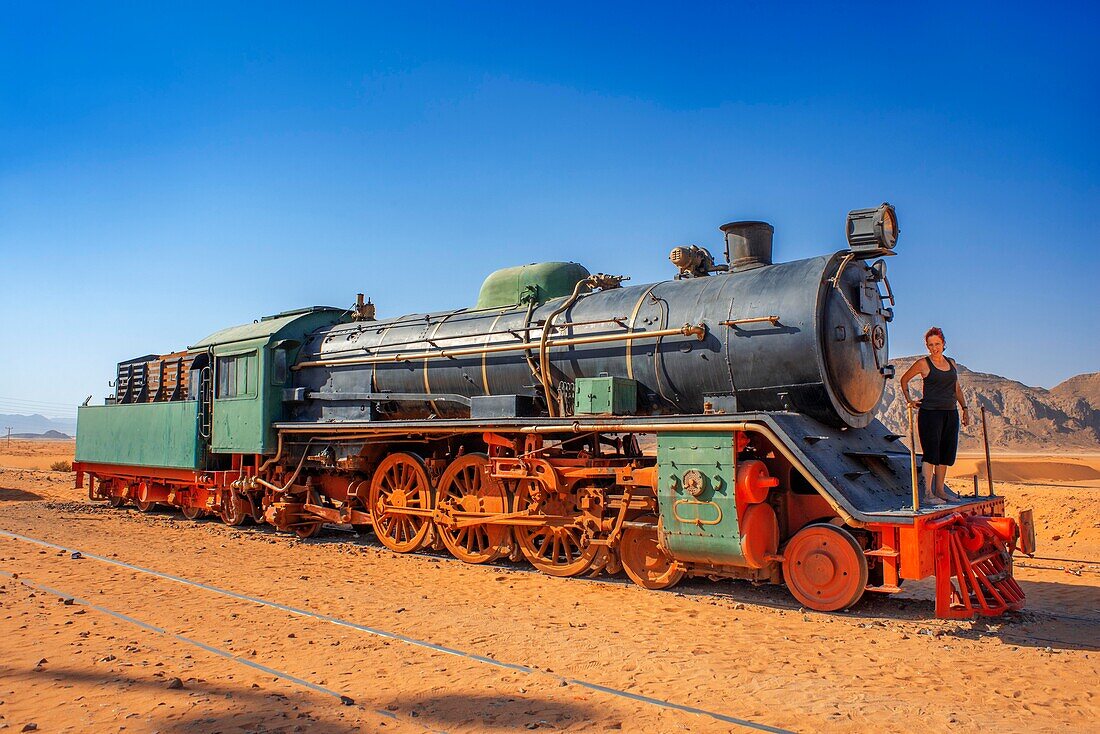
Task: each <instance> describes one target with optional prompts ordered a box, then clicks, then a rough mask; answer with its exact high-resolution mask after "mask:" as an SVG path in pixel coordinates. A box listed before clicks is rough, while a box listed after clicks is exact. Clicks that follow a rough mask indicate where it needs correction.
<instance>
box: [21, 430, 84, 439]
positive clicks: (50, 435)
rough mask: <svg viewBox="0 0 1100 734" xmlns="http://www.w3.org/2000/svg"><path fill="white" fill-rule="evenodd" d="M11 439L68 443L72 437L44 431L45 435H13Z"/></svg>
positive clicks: (57, 432) (58, 432)
mask: <svg viewBox="0 0 1100 734" xmlns="http://www.w3.org/2000/svg"><path fill="white" fill-rule="evenodd" d="M11 437H12V438H34V439H39V440H43V439H44V440H47V441H70V440H72V438H73V437H72V436H69V435H68V434H65V433H61V432H60V431H46V432H45V433H13V434H11Z"/></svg>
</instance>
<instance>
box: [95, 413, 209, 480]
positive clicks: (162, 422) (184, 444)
mask: <svg viewBox="0 0 1100 734" xmlns="http://www.w3.org/2000/svg"><path fill="white" fill-rule="evenodd" d="M204 459H205V457H204V453H203V442H202V441H201V440H200V439H199V402H198V401H197V400H185V401H179V402H171V403H133V404H129V405H87V406H83V407H80V408H78V409H77V412H76V460H77V461H85V462H92V463H99V464H125V465H127V466H157V467H169V468H174V469H201V468H203V465H204Z"/></svg>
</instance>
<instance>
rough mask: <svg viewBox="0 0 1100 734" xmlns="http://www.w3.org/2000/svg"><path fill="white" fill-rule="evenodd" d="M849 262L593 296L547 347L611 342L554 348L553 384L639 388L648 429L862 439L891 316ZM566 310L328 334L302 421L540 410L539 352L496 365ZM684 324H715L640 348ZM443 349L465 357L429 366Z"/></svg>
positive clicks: (521, 310) (864, 274)
mask: <svg viewBox="0 0 1100 734" xmlns="http://www.w3.org/2000/svg"><path fill="white" fill-rule="evenodd" d="M845 254H846V253H843V252H842V253H837V254H835V255H831V256H823V257H816V258H811V259H807V260H798V261H794V262H789V263H781V264H777V265H765V266H761V267H756V268H753V269H749V270H743V271H739V272H730V273H723V274H719V275H714V276H710V277H702V278H687V279H684V280H671V281H663V282H660V283H655V284H651V285H640V286H632V287H629V288H615V289H610V290H605V291H598V292H595V293H590V294H586V295H584V296H582V297H581V298H580V299H579V300H578V301H577V302H576V303H575V304H574V305H573V306H572V307H570V308H569V309H568V310H567V311H565V312H564V313H562V314H560V315H559V316H558V317H557V318H556V319H555V321H554V324H555V325H558V324H562V325H565V326H564V328H560V329H554V330H553V331H552V332H551V340H552V341H563V340H577V339H580V340H582V341H583V340H584V339H585V338H586V337H601V338H602V337H608V338H611V339H612V340H611V341H601V342H598V343H581V344H571V345H565V346H554V347H551V348H550V350H549V357H550V364H551V373H552V374H551V383H552V385H553V386H554V387H557V385H558V384H559V383H560V382H561V381H572V380H575V379H576V378H578V377H594V376H598V375H601V374H608V375H613V376H617V377H627V378H631V379H633V380H636V381H637V383H638V412H639V413H642V414H661V413H701V412H703V406H704V402H706V401H707V400H711V401H714V402H715V403H716V404H721V405H723V406H731V405H735V406H736V410H738V411H752V410H768V411H772V410H790V411H796V412H801V413H807V414H810V415H812V416H814V417H816V418H818V419H819V420H822V421H825V422H827V423H832V424H835V425H849V426H853V427H861V426H864V425H867V423H869V422H870V420H871V415H872V413H873V412H874V409H875V408H876V406H877V405H878V401H879V399H880V398H881V396H882V392H883V388H884V385H885V379H886V377H885V372H886V370H885V368H886V366H887V359H888V357H887V343H886V318H887V310H886V309H884V308H883V307H882V301H881V297H880V296H879V290H878V285H877V283H876V282H875V281H874V280H873V278H872V271H871V270H870V268H868V267H867V266H866V264H865V263H863V262H862V261H852V260H851V259H850V258H845ZM838 267H843V268H844V270H843V273H842V274H841V276H840V278H839V279H838V282H837V285H836V286H834V284H833V278H834V276H836V272H837V269H838ZM562 303H563V299H561V298H558V299H555V300H551V301H548V302H547V303H544V304H542V305H541V306H539V307H538V308H534V309H533V310H532V311H531V313H530V314H529V313H528V308H527V307H526V306H514V307H505V308H495V309H483V310H469V309H461V310H456V311H447V312H439V313H431V314H413V315H409V316H403V317H400V318H397V319H389V320H383V321H373V322H356V323H348V324H340V325H337V326H333V327H330V328H326V329H323V330H321V331H318V332H316V333H315V334H314V335H313V336H312V337H311V338H310V339H309V341H308V342H307V343H306V344H305V345H303V349H302V350H301V353H300V356H299V359H298V363H299V369H298V371H297V373H296V383H295V384H296V385H298V386H300V387H303V388H305V393H306V394H308V395H311V396H316V397H315V398H314V399H309V400H307V401H306V402H305V403H304V404H302V405H301V406H300V407H299V408H298V409H297V411H296V418H297V419H299V420H319V421H320V420H354V419H361V418H362V417H363V416H364V414H365V413H366V412H367V408H366V407H365V404H366V401H367V398H368V397H371V398H377V397H378V396H380V395H391V394H395V395H398V396H399V397H400V399H399V400H396V401H393V403H392V405H393V406H395V408H396V410H395V412H393V413H392V416H394V417H413V416H417V415H427V414H428V413H434V414H435V415H439V416H441V417H443V416H454V417H459V416H465V415H468V411H469V408H468V407H467V405H466V404H465V403H464V402H463V399H465V398H469V397H472V396H478V395H507V394H515V395H526V396H539V395H541V389H540V387H539V381H538V379H537V378H536V376H535V374H534V373H533V370H532V365H533V366H534V367H536V368H537V367H538V358H539V355H538V349H537V347H533V348H532V349H531V350H530V351H528V352H525V351H514V350H513V351H494V350H495V349H496V348H499V347H500V346H502V345H509V344H513V345H514V344H519V343H521V342H528V343H535V344H537V342H538V340H539V337H540V335H541V324H543V323H544V322H545V320H546V319H547V318H548V317H550V315H551V314H552V313H553V312H554V311H555V310H557V309H558V308H559V307H560V306H561V305H562ZM769 318H770V319H771V320H769ZM685 324H689V325H692V326H694V325H698V324H703V325H705V327H706V332H705V336H704V337H703V338H702V339H701V340H700V339H698V338H697V337H696V336H694V335H683V334H679V333H677V334H673V335H671V336H662V337H659V338H648V337H645V336H644V334H645V333H646V332H655V331H662V330H668V329H676V328H678V327H682V326H684V325H685ZM626 334H630V335H632V336H634V337H636V338H633V339H623V338H622V337H623V336H624V335H626ZM616 335H617V336H616ZM440 350H443V351H447V352H452V351H455V350H460V353H459V354H458V355H454V356H451V357H444V358H434V357H428V356H426V355H431V354H432V353H435V352H438V351H440ZM486 350H488V351H487V352H486ZM478 352H486V353H478ZM395 355H401V358H400V360H399V361H395V359H394V357H395ZM341 362H343V363H341ZM299 392H301V391H299ZM418 396H428V397H427V398H424V399H417V398H418ZM708 396H709V397H708ZM345 398H346V399H345ZM723 398H725V399H724V400H723ZM376 417H377V416H376Z"/></svg>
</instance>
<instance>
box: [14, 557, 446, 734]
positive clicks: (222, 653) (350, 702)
mask: <svg viewBox="0 0 1100 734" xmlns="http://www.w3.org/2000/svg"><path fill="white" fill-rule="evenodd" d="M0 576H5V577H7V578H9V579H13V580H15V581H18V582H19V583H21V584H23V585H24V586H26V587H28V588H31V589H35V590H36V591H42V592H45V593H47V594H53V595H54V596H56V597H58V598H60V599H71V600H72V602H73V604H75V605H77V606H82V607H87V608H88V609H91V610H92V611H95V612H99V613H100V614H105V615H107V616H109V617H113V618H114V619H117V620H119V621H122V622H126V623H127V624H132V625H134V626H135V627H140V628H141V629H143V630H145V631H146V632H152V633H153V634H157V635H160V636H162V637H167V638H168V639H170V640H175V641H176V642H182V643H184V644H186V645H191V646H193V647H197V648H199V649H200V650H204V651H206V652H208V653H211V654H213V655H216V656H218V657H221V658H225V659H226V660H231V661H232V662H234V663H240V664H241V665H244V666H247V667H249V668H252V669H254V670H258V671H260V672H261V673H265V674H267V675H270V676H274V677H276V678H281V679H282V680H285V681H288V682H290V683H293V684H294V685H296V686H300V687H302V688H306V689H308V690H310V691H313V692H314V693H321V694H323V695H326V696H332V697H333V698H336V699H337V700H339V701H340V703H341V704H343V705H345V706H355V707H357V708H362V709H365V708H366V707H364V706H361V705H359V704H357V703H356V702H355V699H353V698H352V697H351V696H348V695H345V694H343V693H339V692H338V691H334V690H332V689H331V688H326V687H324V686H322V685H319V684H317V683H313V682H311V681H308V680H305V679H304V678H299V677H298V676H295V675H291V674H290V673H286V672H284V671H281V670H277V669H276V668H272V667H270V666H267V665H264V664H262V663H257V662H256V661H254V660H249V659H248V658H244V657H241V656H240V655H234V654H233V653H232V652H230V651H229V650H223V649H221V648H220V647H214V646H213V645H208V644H206V643H205V642H200V641H199V640H195V639H192V638H190V637H187V636H185V635H181V634H177V633H175V632H169V631H168V630H166V629H164V628H163V627H158V626H156V625H155V624H150V623H149V622H145V621H143V620H140V619H138V618H136V617H131V616H130V615H128V614H123V613H122V612H119V611H115V610H114V609H109V608H107V607H105V606H102V605H100V604H93V603H92V602H90V601H88V600H87V599H83V598H81V597H79V596H76V595H75V594H70V593H68V592H65V591H61V590H60V589H54V588H52V587H50V586H46V585H45V584H39V583H35V582H34V581H30V580H28V579H24V578H21V577H20V576H18V575H16V574H14V573H11V572H10V571H5V570H3V569H0ZM369 710H370V711H371V713H374V714H377V715H379V716H382V717H384V718H386V719H389V720H391V721H401V722H402V723H407V724H415V725H416V726H417V727H418V728H421V729H424V730H425V731H430V732H438V731H439V730H437V729H430V728H428V727H426V726H424V725H423V724H421V723H419V722H414V721H409V720H408V719H405V718H403V717H398V716H397V714H395V713H393V712H392V711H386V710H385V709H369Z"/></svg>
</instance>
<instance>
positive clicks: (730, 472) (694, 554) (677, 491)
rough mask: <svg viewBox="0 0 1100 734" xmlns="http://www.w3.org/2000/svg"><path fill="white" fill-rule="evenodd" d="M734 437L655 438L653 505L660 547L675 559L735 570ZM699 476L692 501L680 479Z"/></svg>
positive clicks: (740, 561)
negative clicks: (659, 529)
mask: <svg viewBox="0 0 1100 734" xmlns="http://www.w3.org/2000/svg"><path fill="white" fill-rule="evenodd" d="M733 441H734V436H733V433H731V432H729V431H720V432H719V431H715V432H707V433H687V432H682V433H677V432H668V433H660V434H658V435H657V503H658V505H659V506H660V509H661V520H662V523H661V525H662V527H663V529H664V534H665V543H666V544H667V546H668V549H669V550H670V551H671V552H672V555H673V556H674V557H675V558H677V559H678V560H682V561H695V562H698V563H713V564H733V565H740V564H743V563H744V561H745V557H744V555H742V553H741V531H740V527H739V524H738V522H737V497H736V496H735V494H734V492H735V489H736V482H735V475H734V472H735V470H736V469H735V465H734V449H733ZM690 471H695V472H698V473H699V474H701V475H702V491H701V492H699V493H698V495H697V496H693V495H692V494H691V493H690V492H688V491H687V489H686V488H685V487H684V475H685V474H687V473H688V472H690Z"/></svg>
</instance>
